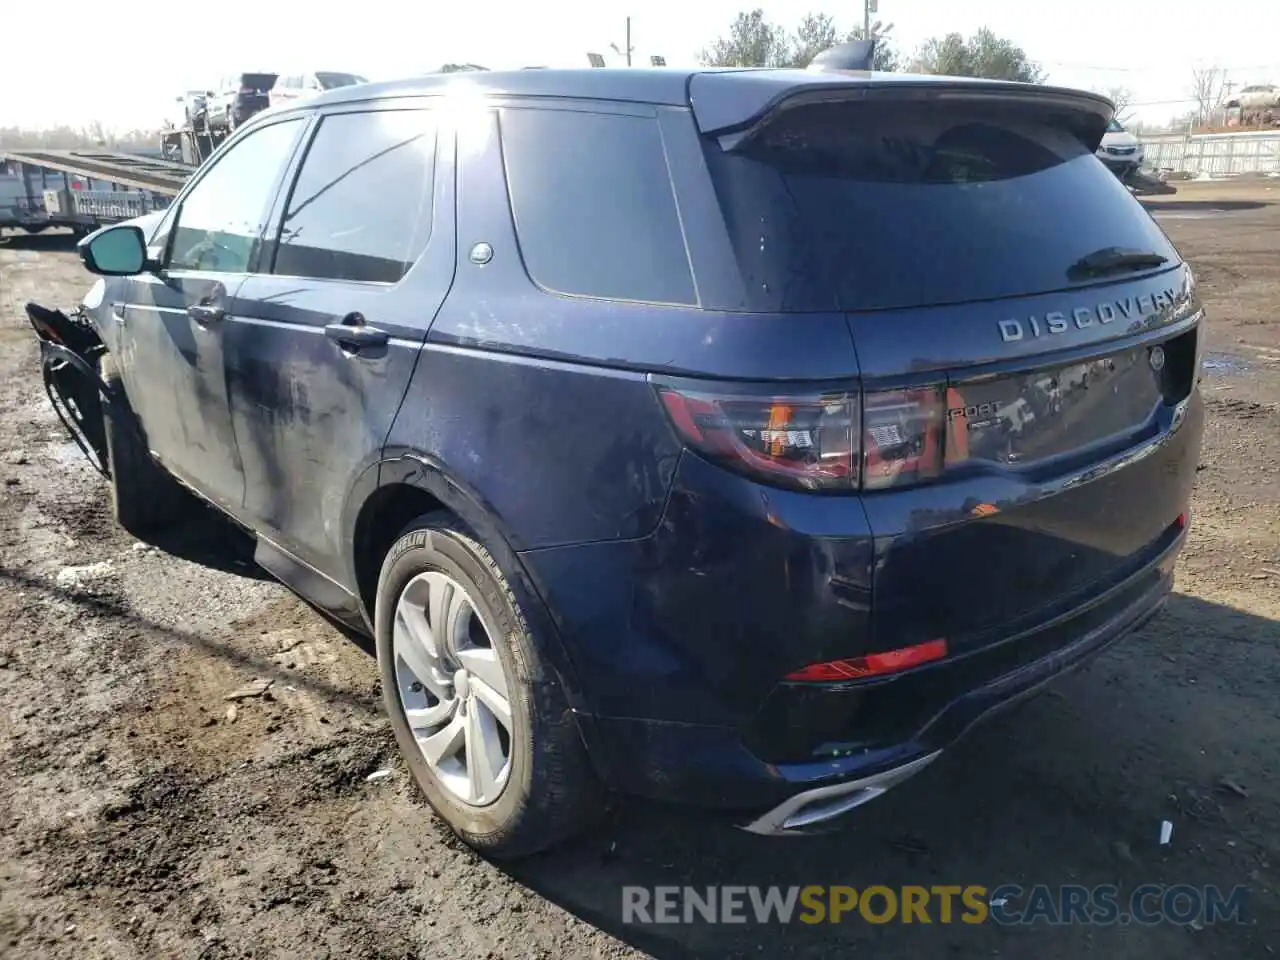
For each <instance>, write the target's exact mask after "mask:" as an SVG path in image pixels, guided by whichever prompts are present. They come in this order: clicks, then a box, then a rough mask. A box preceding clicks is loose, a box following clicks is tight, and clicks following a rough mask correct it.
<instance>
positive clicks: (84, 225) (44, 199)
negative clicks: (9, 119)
mask: <svg viewBox="0 0 1280 960" xmlns="http://www.w3.org/2000/svg"><path fill="white" fill-rule="evenodd" d="M192 170H193V168H192V167H189V166H184V165H182V164H177V163H171V162H169V161H165V160H157V159H153V158H151V157H143V156H135V155H132V154H125V153H112V152H109V151H104V150H42V149H36V150H0V227H17V228H20V229H23V230H26V231H27V232H28V233H39V232H40V231H41V230H45V229H47V228H49V227H70V228H72V229H73V230H75V231H77V232H79V233H88V232H90V231H92V230H96V229H97V228H98V227H100V226H103V225H104V224H108V223H118V222H119V221H121V220H129V219H132V218H133V217H137V216H141V215H142V214H144V213H150V212H151V211H153V210H162V209H164V208H165V207H167V206H168V205H169V202H170V201H171V200H172V199H173V198H174V197H175V196H176V195H177V193H178V191H179V190H180V189H182V185H183V184H184V183H186V181H187V178H188V177H189V176H190V175H191V173H192Z"/></svg>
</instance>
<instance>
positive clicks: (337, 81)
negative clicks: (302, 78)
mask: <svg viewBox="0 0 1280 960" xmlns="http://www.w3.org/2000/svg"><path fill="white" fill-rule="evenodd" d="M316 79H317V80H319V81H320V86H322V87H324V88H325V89H326V90H332V89H334V88H335V87H350V86H354V85H355V84H357V83H368V82H369V81H368V80H366V79H365V78H364V77H360V76H356V74H354V73H327V72H326V73H317V74H316Z"/></svg>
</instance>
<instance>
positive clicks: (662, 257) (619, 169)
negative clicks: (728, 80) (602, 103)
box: [501, 109, 697, 304]
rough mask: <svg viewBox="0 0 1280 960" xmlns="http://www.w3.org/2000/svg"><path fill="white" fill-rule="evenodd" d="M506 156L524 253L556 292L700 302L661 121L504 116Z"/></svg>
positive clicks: (552, 113) (536, 276) (535, 275)
mask: <svg viewBox="0 0 1280 960" xmlns="http://www.w3.org/2000/svg"><path fill="white" fill-rule="evenodd" d="M501 124H502V151H503V156H504V158H505V161H506V167H507V187H508V189H509V190H510V193H511V210H512V213H513V214H514V215H515V224H516V236H517V238H518V240H519V243H520V254H521V256H522V257H523V258H524V263H525V267H526V269H527V270H528V271H529V276H530V277H532V279H533V281H534V282H535V283H537V284H538V285H539V286H541V287H544V288H546V289H547V290H551V291H554V292H556V293H565V294H572V295H576V296H586V297H599V298H602V299H609V300H639V301H645V302H648V303H673V304H692V303H695V302H696V300H697V298H696V295H695V292H694V287H693V275H692V273H691V272H690V268H689V258H688V253H687V251H686V249H685V243H684V234H683V232H682V231H681V229H680V218H679V214H678V213H677V211H676V201H675V194H674V193H673V192H672V187H671V176H670V173H669V171H668V170H667V159H666V154H665V153H664V151H663V147H662V134H661V132H660V131H659V129H658V121H657V120H656V119H654V118H652V117H634V116H622V115H618V114H605V113H576V112H571V111H567V110H563V111H562V110H518V109H510V110H504V111H503V112H502V116H501Z"/></svg>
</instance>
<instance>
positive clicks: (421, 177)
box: [273, 110, 436, 283]
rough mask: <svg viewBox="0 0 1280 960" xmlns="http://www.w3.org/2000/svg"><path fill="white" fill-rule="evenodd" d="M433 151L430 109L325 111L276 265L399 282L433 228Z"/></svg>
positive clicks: (285, 271) (292, 271)
mask: <svg viewBox="0 0 1280 960" xmlns="http://www.w3.org/2000/svg"><path fill="white" fill-rule="evenodd" d="M435 159H436V121H435V118H434V117H433V116H432V115H431V114H430V113H429V112H427V111H423V110H394V111H379V112H376V113H344V114H336V115H334V116H330V117H325V119H324V121H323V122H322V123H321V124H320V129H319V130H318V131H317V133H316V136H315V139H314V140H313V141H312V143H311V147H310V149H309V150H308V151H307V156H306V159H305V160H303V162H302V169H301V171H300V172H299V174H298V180H297V182H296V183H295V185H294V188H293V193H292V194H291V196H290V197H289V205H288V211H287V213H286V214H285V217H284V222H283V223H282V225H281V230H280V241H279V245H278V247H277V251H276V261H275V267H274V270H273V272H274V273H277V274H282V275H284V276H291V277H314V278H317V279H323V280H353V281H358V282H365V283H395V282H396V281H398V280H399V279H400V278H401V277H403V276H404V275H405V273H407V272H408V270H409V268H410V267H411V266H413V264H414V262H415V261H416V260H417V259H418V257H419V256H420V255H421V254H422V251H423V249H424V248H425V247H426V245H427V240H428V239H429V238H430V236H431V214H432V188H433V185H434V182H435Z"/></svg>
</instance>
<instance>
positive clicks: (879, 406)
mask: <svg viewBox="0 0 1280 960" xmlns="http://www.w3.org/2000/svg"><path fill="white" fill-rule="evenodd" d="M655 386H656V388H657V391H658V397H659V398H660V399H661V401H662V405H663V408H664V409H665V410H666V412H667V416H668V417H669V418H670V419H671V422H672V424H673V425H674V426H675V428H676V430H677V431H678V432H679V434H680V436H681V437H682V438H683V439H684V441H685V442H686V443H688V444H689V446H691V447H692V448H693V449H694V450H696V451H698V452H699V453H701V454H702V455H703V456H705V457H707V458H708V459H711V460H714V461H716V462H717V463H720V464H722V465H724V466H726V467H728V468H730V469H733V470H737V471H738V472H740V473H746V474H749V475H751V476H755V477H758V478H759V479H761V480H764V481H766V482H769V483H775V484H779V485H782V486H789V487H794V488H798V489H804V490H856V489H866V490H881V489H885V488H888V487H895V486H902V485H906V484H911V483H917V482H920V481H922V480H928V479H931V478H933V477H936V476H937V475H938V474H939V473H941V471H942V462H943V455H942V452H943V446H944V423H945V415H944V403H943V392H942V389H941V388H940V387H926V388H921V389H913V390H892V391H883V392H870V393H858V392H855V391H841V390H835V391H828V392H823V391H812V390H810V391H806V390H795V391H792V390H788V389H785V388H784V389H777V390H759V389H753V388H748V387H739V386H736V385H720V384H717V385H715V386H714V387H713V386H709V385H706V384H703V383H695V382H691V381H675V380H666V379H661V380H655Z"/></svg>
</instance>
